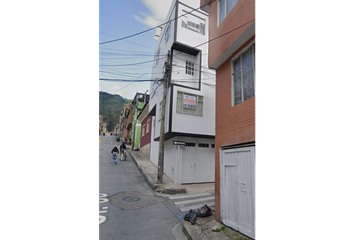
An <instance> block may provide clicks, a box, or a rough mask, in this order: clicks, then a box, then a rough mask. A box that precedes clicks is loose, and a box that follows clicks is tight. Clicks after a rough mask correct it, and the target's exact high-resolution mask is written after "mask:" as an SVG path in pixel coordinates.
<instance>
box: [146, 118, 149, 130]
mask: <svg viewBox="0 0 354 240" xmlns="http://www.w3.org/2000/svg"><path fill="white" fill-rule="evenodd" d="M149 131H150V119H149V120H148V121H147V124H146V133H148V132H149Z"/></svg>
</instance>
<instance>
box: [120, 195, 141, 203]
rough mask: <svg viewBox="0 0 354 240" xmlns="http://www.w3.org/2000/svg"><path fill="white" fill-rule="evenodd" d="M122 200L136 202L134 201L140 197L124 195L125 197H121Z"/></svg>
mask: <svg viewBox="0 0 354 240" xmlns="http://www.w3.org/2000/svg"><path fill="white" fill-rule="evenodd" d="M123 200H124V201H126V202H136V201H139V200H140V198H138V197H131V196H129V197H125V198H123Z"/></svg>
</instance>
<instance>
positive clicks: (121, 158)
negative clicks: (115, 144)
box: [119, 141, 127, 161]
mask: <svg viewBox="0 0 354 240" xmlns="http://www.w3.org/2000/svg"><path fill="white" fill-rule="evenodd" d="M119 148H120V160H121V161H123V157H124V160H127V155H126V150H127V146H125V144H124V141H123V142H122V145H120V147H119Z"/></svg>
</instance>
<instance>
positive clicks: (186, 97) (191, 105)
mask: <svg viewBox="0 0 354 240" xmlns="http://www.w3.org/2000/svg"><path fill="white" fill-rule="evenodd" d="M176 112H177V113H185V114H191V115H198V116H202V115H203V97H202V96H198V95H194V94H189V93H184V92H179V91H177V110H176Z"/></svg>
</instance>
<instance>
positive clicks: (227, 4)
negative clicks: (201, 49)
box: [218, 0, 238, 26]
mask: <svg viewBox="0 0 354 240" xmlns="http://www.w3.org/2000/svg"><path fill="white" fill-rule="evenodd" d="M236 3H238V0H219V1H218V15H219V17H218V20H219V22H218V26H219V25H220V24H221V22H222V21H224V19H225V18H226V16H227V15H228V14H229V13H230V12H231V10H232V9H233V8H234V6H235V5H236Z"/></svg>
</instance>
